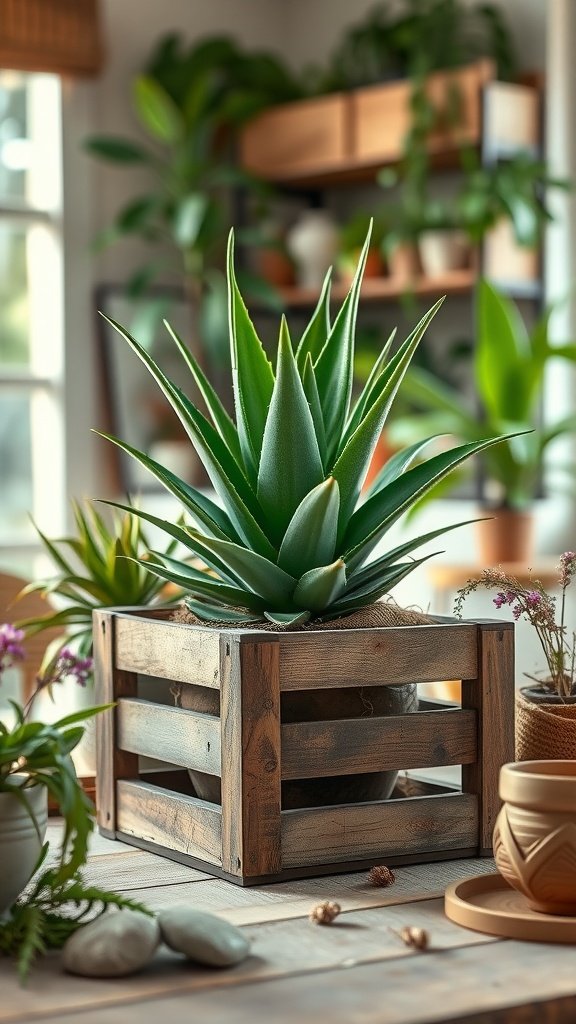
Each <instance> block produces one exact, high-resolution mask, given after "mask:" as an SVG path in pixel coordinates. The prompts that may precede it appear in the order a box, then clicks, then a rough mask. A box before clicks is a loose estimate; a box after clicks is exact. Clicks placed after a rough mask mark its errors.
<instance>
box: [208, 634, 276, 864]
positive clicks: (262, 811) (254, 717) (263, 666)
mask: <svg viewBox="0 0 576 1024" xmlns="http://www.w3.org/2000/svg"><path fill="white" fill-rule="evenodd" d="M222 648H223V651H222V660H223V666H224V667H223V671H222V751H223V757H222V801H223V814H222V864H223V867H224V868H225V870H227V871H229V872H230V873H231V874H234V875H243V876H250V875H255V876H259V875H266V874H269V875H272V874H278V873H279V871H280V868H281V865H282V855H281V840H280V686H279V648H278V642H277V640H276V638H275V637H274V636H268V637H267V636H266V634H264V635H263V637H262V636H261V637H259V638H258V640H257V641H252V642H250V643H245V642H244V641H243V639H236V640H226V639H224V638H223V639H222Z"/></svg>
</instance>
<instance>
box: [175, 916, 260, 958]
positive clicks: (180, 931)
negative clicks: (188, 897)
mask: <svg viewBox="0 0 576 1024" xmlns="http://www.w3.org/2000/svg"><path fill="white" fill-rule="evenodd" d="M158 924H159V925H160V932H161V934H162V939H163V940H164V942H165V943H166V945H167V946H169V947H170V949H173V950H175V951H176V952H177V953H184V956H187V957H188V959H189V960H195V961H196V962H197V963H199V964H205V965H206V966H208V967H232V965H233V964H239V963H240V962H241V961H242V960H245V959H246V957H247V956H248V954H249V953H250V942H249V940H248V939H247V937H246V935H245V934H244V932H243V931H242V930H241V929H240V928H236V926H235V925H233V924H229V923H228V921H223V920H222V919H221V918H220V917H215V916H214V914H205V913H203V912H202V911H201V910H192V909H190V908H189V907H174V908H173V909H172V910H163V911H162V912H161V913H160V915H159V917H158Z"/></svg>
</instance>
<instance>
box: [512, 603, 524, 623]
mask: <svg viewBox="0 0 576 1024" xmlns="http://www.w3.org/2000/svg"><path fill="white" fill-rule="evenodd" d="M512 615H513V616H514V620H515V621H516V622H518V619H519V618H520V616H521V615H522V605H521V604H515V605H514V607H513V609H512Z"/></svg>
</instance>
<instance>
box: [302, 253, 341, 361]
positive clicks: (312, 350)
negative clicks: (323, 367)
mask: <svg viewBox="0 0 576 1024" xmlns="http://www.w3.org/2000/svg"><path fill="white" fill-rule="evenodd" d="M331 285H332V267H330V269H329V270H328V273H327V274H326V277H325V278H324V283H323V285H322V290H321V292H320V298H319V299H318V302H317V304H316V309H315V310H314V312H313V313H312V317H311V319H310V321H309V323H308V326H307V327H306V330H305V331H304V334H303V335H302V337H301V339H300V343H299V345H298V348H297V349H296V364H297V366H298V369H299V370H300V373H302V371H303V369H304V366H305V364H306V360H307V358H308V356H310V358H311V360H312V362H313V363H315V362H316V360H317V359H318V356H319V355H320V353H321V351H322V349H323V348H324V345H325V343H326V338H327V337H328V335H329V334H330V288H331Z"/></svg>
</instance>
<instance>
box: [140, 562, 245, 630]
mask: <svg viewBox="0 0 576 1024" xmlns="http://www.w3.org/2000/svg"><path fill="white" fill-rule="evenodd" d="M154 554H155V555H158V552H154ZM158 557H160V558H162V557H163V556H162V555H161V554H160V555H158ZM140 564H141V565H144V566H145V567H146V569H148V571H149V572H151V573H153V574H154V575H155V576H158V577H159V578H160V579H162V580H168V582H169V583H176V584H177V585H178V586H179V587H182V589H183V590H185V591H188V593H189V594H192V595H194V594H196V595H199V596H200V597H208V598H209V599H210V600H211V601H214V602H216V603H217V602H218V601H221V602H222V604H225V605H232V606H233V607H237V608H248V609H250V610H251V611H255V612H259V613H260V614H262V615H263V614H264V604H263V602H262V599H261V598H260V597H258V596H257V595H256V594H251V593H250V592H249V591H247V590H240V589H239V588H237V587H231V586H229V585H228V584H226V583H220V582H219V581H218V580H215V579H213V578H212V577H210V576H208V575H207V574H206V573H200V572H199V573H197V574H196V575H194V570H191V569H189V568H188V567H185V566H184V565H181V567H180V568H181V569H184V568H186V569H187V570H188V571H187V572H186V573H184V572H175V571H173V570H171V569H168V568H166V566H164V565H161V564H160V563H159V562H141V563H140Z"/></svg>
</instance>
